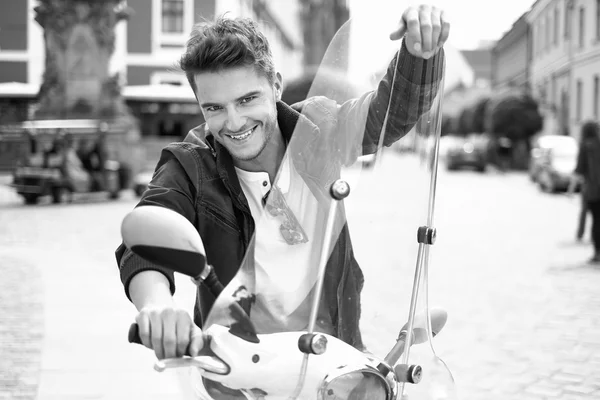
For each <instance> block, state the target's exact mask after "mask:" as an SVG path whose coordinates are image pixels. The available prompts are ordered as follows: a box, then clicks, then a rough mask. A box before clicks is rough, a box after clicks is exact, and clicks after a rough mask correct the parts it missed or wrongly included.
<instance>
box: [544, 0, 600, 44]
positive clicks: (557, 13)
mask: <svg viewBox="0 0 600 400" xmlns="http://www.w3.org/2000/svg"><path fill="white" fill-rule="evenodd" d="M598 1H600V0H598ZM559 30H560V11H559V9H558V7H556V8H555V9H554V45H555V46H557V45H558V36H559V35H558V34H559V32H558V31H559Z"/></svg>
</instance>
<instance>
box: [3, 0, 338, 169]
mask: <svg viewBox="0 0 600 400" xmlns="http://www.w3.org/2000/svg"><path fill="white" fill-rule="evenodd" d="M72 3H73V4H76V3H77V0H72ZM115 3H119V2H115ZM39 5H40V2H39V1H38V0H23V1H14V0H0V9H2V13H1V14H0V124H2V123H4V124H6V123H11V122H17V121H23V120H28V119H32V118H34V116H35V113H36V108H37V107H38V104H37V102H38V100H39V98H38V94H39V91H40V87H41V85H42V79H43V75H44V65H45V59H46V54H45V44H44V30H43V28H42V26H40V24H39V23H38V22H37V21H36V11H35V7H36V6H39ZM119 7H122V8H126V9H127V13H128V17H127V18H124V19H122V20H121V21H119V22H118V23H117V24H116V26H115V28H114V31H115V36H114V51H113V54H112V57H111V59H110V65H109V71H108V73H109V74H110V75H111V76H113V75H114V76H116V79H117V81H118V84H119V87H120V88H121V89H120V90H121V94H122V96H123V98H124V101H125V103H126V105H127V107H128V109H129V110H130V111H131V113H132V114H133V116H134V117H135V118H136V119H137V121H138V123H139V130H140V132H141V136H142V139H143V146H144V148H145V149H146V153H148V155H149V156H148V157H146V158H149V159H152V160H153V162H154V159H155V157H154V156H155V155H157V154H158V151H159V149H160V148H162V147H163V146H164V144H165V143H168V142H171V141H174V140H179V139H181V138H182V137H184V136H185V134H186V133H187V132H188V131H189V129H191V128H192V127H194V126H196V125H198V124H200V123H202V122H203V120H202V116H201V113H200V110H199V108H198V105H197V103H196V101H195V98H194V95H193V92H192V90H191V89H190V87H189V85H188V83H187V80H186V78H185V75H184V74H182V73H180V72H179V71H178V69H177V66H176V63H177V61H178V59H179V57H180V56H181V54H182V52H183V50H184V49H185V44H186V41H187V38H188V35H189V33H190V31H191V29H192V26H193V25H194V24H195V23H196V22H199V21H200V20H201V19H202V18H208V19H211V18H213V17H214V16H218V15H223V14H227V15H228V16H230V17H238V16H240V17H250V18H253V19H254V20H256V21H258V22H259V25H260V27H261V29H262V31H263V32H264V33H265V34H266V36H267V37H268V39H269V42H270V44H271V47H272V51H273V55H274V58H275V63H276V65H277V67H278V68H279V70H280V71H281V72H282V74H283V75H284V80H285V81H289V80H292V79H295V78H297V77H299V76H301V75H302V74H303V72H304V70H305V68H307V67H308V66H311V65H314V64H318V62H319V61H320V59H321V58H322V56H323V54H324V52H325V50H326V48H327V45H328V43H329V41H330V40H331V38H332V37H333V35H334V34H335V32H336V31H337V28H338V27H339V26H341V24H343V23H344V22H345V21H346V20H347V19H348V18H349V9H348V7H347V4H346V2H345V1H342V0H335V1H323V0H321V1H318V0H286V1H273V0H271V1H266V0H127V1H122V2H120V4H119ZM58 19H60V17H58ZM57 118H58V116H57ZM3 145H4V146H6V145H7V143H4V144H2V143H1V142H0V154H1V153H2V148H1V147H2V146H3ZM153 155H154V156H153Z"/></svg>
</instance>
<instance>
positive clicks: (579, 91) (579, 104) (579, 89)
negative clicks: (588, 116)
mask: <svg viewBox="0 0 600 400" xmlns="http://www.w3.org/2000/svg"><path fill="white" fill-rule="evenodd" d="M582 100H583V84H582V83H581V80H577V98H576V101H577V105H576V110H575V112H576V113H577V114H576V116H577V121H581V114H582V112H581V111H582V110H581V107H582V106H583V101H582Z"/></svg>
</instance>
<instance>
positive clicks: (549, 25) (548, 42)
mask: <svg viewBox="0 0 600 400" xmlns="http://www.w3.org/2000/svg"><path fill="white" fill-rule="evenodd" d="M551 45H552V16H551V15H550V13H548V15H546V48H545V50H550V47H551Z"/></svg>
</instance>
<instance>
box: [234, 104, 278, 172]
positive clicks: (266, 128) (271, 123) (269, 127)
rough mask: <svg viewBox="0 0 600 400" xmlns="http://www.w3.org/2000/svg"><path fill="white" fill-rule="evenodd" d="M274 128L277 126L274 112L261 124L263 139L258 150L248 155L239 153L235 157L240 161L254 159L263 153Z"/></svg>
mask: <svg viewBox="0 0 600 400" xmlns="http://www.w3.org/2000/svg"><path fill="white" fill-rule="evenodd" d="M276 128H277V114H274V115H271V116H269V119H267V120H266V121H265V123H264V124H263V126H262V129H263V132H264V139H263V142H262V143H261V145H260V148H259V149H258V151H257V152H256V153H253V154H249V155H239V156H237V157H236V158H237V159H238V160H240V161H252V160H256V159H257V158H258V157H259V156H260V155H261V154H262V153H263V151H264V150H265V148H266V147H267V145H268V144H269V142H270V141H271V138H272V137H273V133H274V132H275V130H276Z"/></svg>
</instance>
